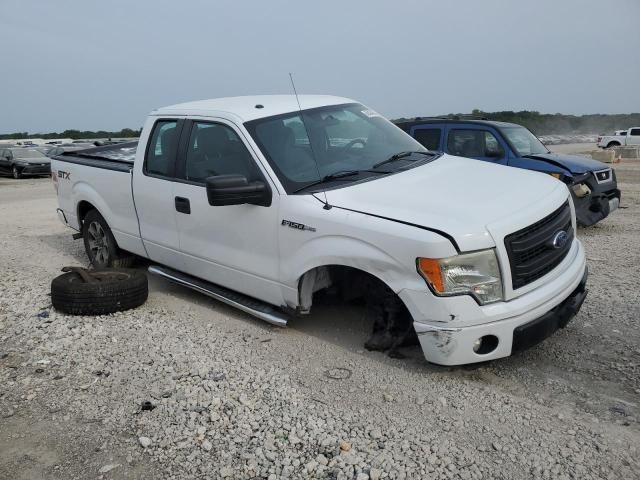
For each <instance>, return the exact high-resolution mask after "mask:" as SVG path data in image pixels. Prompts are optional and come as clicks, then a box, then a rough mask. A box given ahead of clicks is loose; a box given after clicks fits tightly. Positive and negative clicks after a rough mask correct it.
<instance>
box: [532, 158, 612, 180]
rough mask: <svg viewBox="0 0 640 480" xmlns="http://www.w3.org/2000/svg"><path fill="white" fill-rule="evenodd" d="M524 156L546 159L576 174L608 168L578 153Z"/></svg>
mask: <svg viewBox="0 0 640 480" xmlns="http://www.w3.org/2000/svg"><path fill="white" fill-rule="evenodd" d="M526 158H535V159H537V160H543V161H547V162H549V163H552V164H554V165H557V166H559V167H562V168H564V169H566V170H569V171H570V172H571V173H574V174H578V175H579V174H582V173H587V172H592V171H597V170H605V169H607V168H609V167H608V166H607V165H605V164H604V163H602V162H599V161H598V160H594V159H592V158H588V157H581V156H578V155H564V154H562V153H537V154H535V155H527V157H526Z"/></svg>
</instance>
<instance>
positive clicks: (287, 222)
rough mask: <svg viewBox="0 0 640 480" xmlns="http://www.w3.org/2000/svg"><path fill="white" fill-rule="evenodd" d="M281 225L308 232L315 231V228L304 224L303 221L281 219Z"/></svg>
mask: <svg viewBox="0 0 640 480" xmlns="http://www.w3.org/2000/svg"><path fill="white" fill-rule="evenodd" d="M281 225H282V226H283V227H289V228H294V229H296V230H307V231H309V232H315V231H316V229H315V228H313V227H310V226H309V225H305V224H304V223H296V222H292V221H291V220H282V223H281Z"/></svg>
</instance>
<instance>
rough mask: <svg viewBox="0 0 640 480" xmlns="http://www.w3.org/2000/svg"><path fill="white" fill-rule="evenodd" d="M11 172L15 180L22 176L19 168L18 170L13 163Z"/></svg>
mask: <svg viewBox="0 0 640 480" xmlns="http://www.w3.org/2000/svg"><path fill="white" fill-rule="evenodd" d="M11 173H12V174H13V178H15V179H16V180H18V179H20V178H22V173H21V172H20V170H18V167H16V166H15V165H14V166H13V168H12V169H11Z"/></svg>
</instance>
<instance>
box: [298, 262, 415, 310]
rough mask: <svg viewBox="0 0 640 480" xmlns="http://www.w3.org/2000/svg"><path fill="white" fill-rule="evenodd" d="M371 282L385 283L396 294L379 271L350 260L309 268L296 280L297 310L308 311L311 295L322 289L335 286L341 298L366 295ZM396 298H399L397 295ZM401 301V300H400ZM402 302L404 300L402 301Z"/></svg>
mask: <svg viewBox="0 0 640 480" xmlns="http://www.w3.org/2000/svg"><path fill="white" fill-rule="evenodd" d="M372 282H377V283H379V284H382V285H385V286H386V287H387V288H389V289H390V290H392V291H393V292H394V293H395V294H396V295H397V294H398V291H397V290H396V289H394V288H393V287H392V285H390V284H389V282H388V279H385V278H384V276H383V275H381V274H380V273H379V272H372V271H370V270H367V269H364V268H362V267H361V266H354V265H352V264H350V262H339V261H336V262H332V263H328V264H322V265H317V266H315V267H312V268H309V269H308V270H307V271H305V272H304V273H303V274H302V275H300V276H299V277H298V280H297V282H296V287H297V288H296V290H297V310H298V311H299V312H300V313H309V311H310V310H311V307H312V305H313V295H314V294H315V293H316V292H318V291H320V290H323V289H326V288H329V287H332V286H333V287H336V288H337V289H338V290H339V293H340V295H341V296H342V297H343V298H349V297H351V298H356V297H360V296H366V294H367V287H368V286H370V285H371V283H372ZM398 298H400V297H399V296H398ZM401 301H402V300H401ZM403 303H404V302H403Z"/></svg>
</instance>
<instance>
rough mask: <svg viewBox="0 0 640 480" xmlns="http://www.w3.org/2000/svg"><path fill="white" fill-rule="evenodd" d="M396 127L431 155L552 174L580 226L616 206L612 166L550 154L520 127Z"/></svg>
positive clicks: (468, 123) (453, 123) (431, 123)
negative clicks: (566, 193) (567, 195)
mask: <svg viewBox="0 0 640 480" xmlns="http://www.w3.org/2000/svg"><path fill="white" fill-rule="evenodd" d="M396 125H398V126H399V127H400V128H401V129H403V130H404V131H405V132H407V133H408V134H409V135H411V136H412V137H414V138H415V139H416V140H418V141H419V142H420V143H421V144H422V145H424V146H425V147H426V148H428V149H429V150H437V151H442V152H446V153H449V154H451V155H458V156H460V157H469V158H475V159H477V160H483V161H485V162H491V163H497V164H502V165H507V166H511V167H518V168H524V169H527V170H534V171H536V172H543V173H547V174H550V175H553V176H554V177H556V178H557V179H559V180H561V181H563V182H564V183H566V184H567V186H568V187H569V190H570V191H571V195H572V197H573V203H574V205H575V208H576V218H577V221H578V223H579V224H580V225H583V226H589V225H593V224H594V223H596V222H598V221H600V220H602V219H603V218H605V217H607V216H608V215H609V213H611V212H612V211H614V210H615V209H616V208H618V206H619V205H620V190H618V188H617V182H616V175H615V171H614V170H613V169H612V168H611V167H609V166H607V165H606V164H604V163H602V162H598V161H597V160H593V159H591V158H587V157H581V156H576V155H563V154H559V153H551V152H550V151H549V150H548V149H547V147H545V146H544V145H543V143H542V142H541V141H540V140H539V139H538V137H536V136H535V135H534V134H533V133H531V132H530V131H529V130H527V129H526V128H525V127H523V126H521V125H516V124H514V123H505V122H494V121H489V120H452V119H437V118H436V119H434V118H429V119H425V118H417V119H415V120H410V121H402V122H396Z"/></svg>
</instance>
